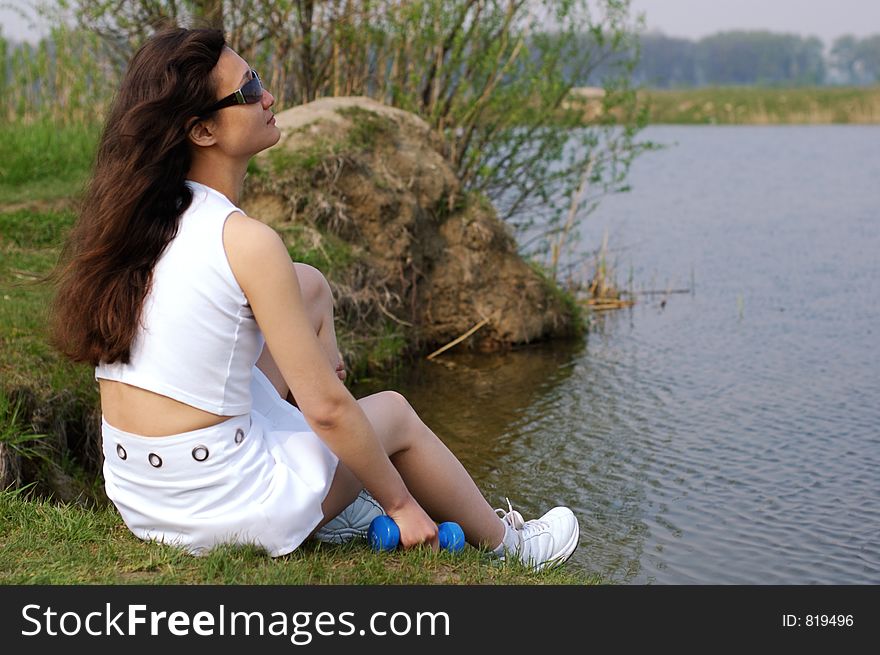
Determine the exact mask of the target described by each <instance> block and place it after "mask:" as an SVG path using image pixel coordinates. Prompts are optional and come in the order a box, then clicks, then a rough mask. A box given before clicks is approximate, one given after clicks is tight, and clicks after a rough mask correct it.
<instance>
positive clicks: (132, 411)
mask: <svg viewBox="0 0 880 655" xmlns="http://www.w3.org/2000/svg"><path fill="white" fill-rule="evenodd" d="M273 103H274V98H273V97H272V95H271V94H270V93H269V92H268V91H266V90H264V89H263V88H262V85H261V82H260V80H259V77H258V76H257V74H256V72H255V71H253V70H252V69H251V68H250V66H249V65H248V64H247V63H246V62H245V61H244V60H243V59H242V58H241V57H239V56H238V55H237V54H236V53H235V52H233V51H232V50H231V49H229V48H228V47H226V45H225V42H224V39H223V35H222V33H220V32H218V31H213V30H186V29H173V30H167V31H164V32H162V33H159V34H157V35H156V36H154V37H153V38H152V39H150V40H149V41H148V42H147V43H146V44H145V45H144V46H143V47H142V48H141V49H140V50H139V51H138V53H137V54H136V55H135V56H134V58H133V59H132V61H131V63H130V66H129V69H128V71H127V73H126V76H125V79H124V80H123V82H122V86H121V89H120V91H119V94H118V96H117V98H116V100H115V102H114V105H113V108H112V110H111V112H110V115H109V117H108V120H107V124H106V126H105V130H104V133H103V136H102V139H101V143H100V146H99V149H98V154H97V158H96V163H95V170H94V175H93V179H92V181H91V184H90V186H89V189H88V192H87V195H86V199H85V202H84V205H83V209H82V212H81V215H80V217H79V219H78V221H77V223H76V225H75V226H74V228H73V229H72V231H71V235H70V237H69V241H68V244H67V247H66V249H65V253H64V255H63V257H62V263H61V265H60V269H59V271H60V273H59V279H60V285H59V289H58V294H57V298H56V301H55V305H54V311H53V317H54V323H53V326H54V327H53V329H54V334H55V340H56V343H57V344H58V346H59V347H60V348H62V349H63V351H64V352H65V353H67V355H68V356H70V357H71V358H72V359H74V360H75V361H83V362H89V363H91V364H93V365H95V366H96V378H97V379H98V380H99V384H100V394H101V409H102V414H103V419H102V437H103V452H104V476H105V485H106V489H107V494H108V496H109V497H110V499H111V500H112V501H113V502H114V503H115V505H116V507H117V508H118V509H119V511H120V514H121V515H122V518H123V519H124V520H125V522H126V524H127V525H128V527H129V528H130V529H131V530H132V532H134V534H136V535H137V536H138V537H141V538H143V539H154V540H159V541H164V542H166V543H175V544H178V545H180V546H183V547H185V548H187V549H188V550H190V551H191V552H193V553H201V552H204V551H205V550H207V549H210V548H211V547H213V546H214V545H215V544H218V543H255V544H259V545H261V546H262V547H263V548H265V549H266V550H267V551H268V552H269V554H270V555H272V556H277V555H282V554H285V553H288V552H290V551H292V550H294V549H295V548H296V547H297V546H298V545H299V544H300V543H302V541H303V540H305V539H306V538H308V537H309V536H310V535H312V534H313V533H314V532H315V531H316V529H320V528H322V526H324V524H325V523H327V521H328V520H329V519H332V518H333V517H337V515H339V514H340V512H341V511H343V510H344V509H345V508H346V507H350V505H351V504H352V503H353V501H355V500H356V499H357V498H358V497H359V494H361V492H362V490H363V489H364V488H366V489H368V490H369V492H370V493H371V494H372V496H373V497H374V498H375V499H376V500H377V501H378V502H379V503H380V504H381V506H382V508H384V511H385V512H387V514H388V515H389V516H391V517H392V518H393V519H394V520H395V522H396V523H397V525H398V526H399V528H400V540H401V543H402V545H403V546H404V547H411V546H415V545H417V544H430V545H432V546H433V547H437V527H436V524H435V521H445V520H454V521H457V522H458V523H459V524H460V525H461V526H462V529H463V530H464V532H465V535H466V538H467V540H468V542H469V543H471V544H472V545H474V546H477V547H480V548H486V549H488V550H490V551H492V552H494V553H495V554H496V555H498V556H499V557H502V558H504V557H510V556H515V557H517V558H519V559H520V560H521V561H523V562H526V563H527V564H529V565H531V566H533V567H535V568H543V567H545V566H550V565H555V564H558V563H561V562H562V561H564V560H565V559H567V558H568V557H569V556H570V555H571V553H572V552H573V551H574V549H575V547H576V546H577V539H578V525H577V520H576V519H575V517H574V516H573V514H572V513H571V511H570V510H568V509H567V508H561V507H558V508H554V509H553V510H551V511H550V512H548V513H547V514H545V515H544V516H543V517H542V518H541V519H539V520H534V521H529V522H524V521H523V520H522V516H521V515H519V513H518V512H515V511H514V510H513V509H512V508H509V511H508V512H506V513H504V512H503V511H500V510H499V511H500V512H501V514H503V516H502V517H501V518H499V516H498V515H497V514H496V510H493V509H492V508H491V507H490V506H489V504H488V503H487V502H486V500H485V499H484V498H483V496H482V495H481V494H480V492H479V490H478V489H477V487H476V485H475V484H474V482H473V480H472V479H471V478H470V476H469V475H468V474H467V472H466V471H465V470H464V468H463V467H462V466H461V464H460V463H459V462H458V460H457V459H456V458H455V457H454V456H453V455H452V453H451V452H450V451H449V450H448V449H447V448H446V447H445V446H444V445H443V444H442V442H441V441H440V440H439V439H438V438H437V437H436V436H435V435H434V434H433V433H432V432H431V431H430V430H429V429H428V428H427V427H426V426H425V425H424V424H423V423H422V421H421V420H420V419H419V418H418V416H417V415H416V414H415V412H414V411H413V410H412V408H411V407H410V406H409V404H408V403H407V402H406V400H404V399H403V398H402V397H401V396H400V395H399V394H396V393H393V392H384V393H379V394H375V395H373V396H369V397H367V398H364V399H361V400H360V401H358V400H355V399H354V398H353V397H352V396H351V394H350V393H349V391H348V390H347V388H346V387H345V385H344V384H343V382H342V381H341V378H342V377H343V373H342V369H341V366H340V362H339V355H338V351H337V349H336V338H335V335H334V332H333V318H332V300H331V297H330V292H329V288H328V287H327V283H326V280H324V279H323V277H322V276H321V275H320V273H318V272H317V271H315V270H314V269H311V268H309V267H304V266H298V265H294V264H293V263H292V262H291V261H290V258H289V256H288V253H287V250H286V248H285V246H284V244H283V243H282V241H281V239H280V238H279V236H278V235H277V234H276V233H275V232H274V231H273V230H272V229H271V228H269V227H268V226H267V225H265V224H264V223H262V222H260V221H259V220H256V219H254V218H251V217H248V216H247V215H245V213H244V212H243V211H241V210H240V209H239V208H238V207H237V206H236V204H237V203H238V201H239V197H240V191H241V186H242V182H243V180H244V177H245V173H246V170H247V165H248V161H249V160H250V158H251V157H252V156H253V155H255V154H256V153H258V152H260V151H261V150H264V149H266V148H268V147H270V146H272V145H274V144H275V143H276V142H277V141H278V139H279V137H280V132H279V130H278V128H277V127H276V126H275V119H274V117H273V113H272V111H271V107H272V105H273ZM291 397H294V398H295V399H296V405H297V406H298V408H297V407H295V406H294V405H293V404H291V403H290V402H286V401H285V399H286V398H291ZM360 498H361V500H363V499H364V498H368V497H367V496H364V495H363V494H362V495H361V496H360ZM325 529H326V528H325ZM319 533H320V532H319ZM331 537H332V535H331Z"/></svg>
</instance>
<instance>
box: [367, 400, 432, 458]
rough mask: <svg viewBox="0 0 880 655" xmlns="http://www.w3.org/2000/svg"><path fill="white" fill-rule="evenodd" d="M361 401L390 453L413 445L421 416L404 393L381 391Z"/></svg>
mask: <svg viewBox="0 0 880 655" xmlns="http://www.w3.org/2000/svg"><path fill="white" fill-rule="evenodd" d="M359 402H360V404H361V407H362V408H363V409H364V411H365V412H366V414H367V418H368V419H369V421H370V423H371V424H372V426H373V428H374V429H375V430H376V434H377V435H378V436H379V439H380V440H381V441H382V443H383V444H384V446H385V450H386V452H387V453H388V454H389V455H391V454H394V453H396V452H399V451H401V450H405V449H406V448H408V447H409V446H410V445H411V442H410V440H411V439H412V438H413V437H412V435H413V434H416V433H417V432H418V430H417V429H415V428H417V427H418V426H419V418H418V416H417V415H416V412H415V410H414V409H413V408H412V406H411V405H410V404H409V401H408V400H407V399H406V398H404V397H403V395H402V394H400V393H398V392H396V391H380V392H378V393H375V394H372V395H370V396H367V397H366V398H361V400H360V401H359Z"/></svg>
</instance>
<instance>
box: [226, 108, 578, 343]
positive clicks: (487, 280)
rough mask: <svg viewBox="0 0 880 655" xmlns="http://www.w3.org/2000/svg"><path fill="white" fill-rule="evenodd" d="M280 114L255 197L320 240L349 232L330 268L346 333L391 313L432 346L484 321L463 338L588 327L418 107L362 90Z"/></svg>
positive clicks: (258, 204) (410, 336)
mask: <svg viewBox="0 0 880 655" xmlns="http://www.w3.org/2000/svg"><path fill="white" fill-rule="evenodd" d="M276 120H277V124H278V126H279V127H280V128H281V130H282V137H281V140H280V141H279V143H278V145H276V146H275V147H274V148H272V149H270V150H269V151H267V152H265V153H262V154H261V155H260V156H259V157H258V158H257V160H256V163H257V166H256V170H255V171H253V173H252V174H251V175H249V177H248V179H247V181H246V184H245V194H244V198H243V201H242V206H243V208H244V209H245V210H246V211H247V212H248V213H249V214H251V215H252V216H254V217H256V218H259V219H261V220H263V221H265V222H266V223H268V224H270V225H272V226H273V227H275V228H276V229H279V231H280V232H281V233H282V235H284V234H285V233H286V232H289V228H290V227H291V226H301V228H302V229H301V230H300V231H298V232H297V234H298V235H299V236H298V238H299V239H300V240H302V235H303V233H304V232H303V230H306V231H308V233H309V234H310V235H311V236H310V238H311V240H312V241H311V243H312V245H314V243H315V242H318V245H319V246H320V241H321V240H322V239H325V240H326V239H328V238H331V237H332V238H333V239H339V240H341V241H342V242H344V251H345V252H346V254H347V259H346V261H345V262H343V263H342V265H340V266H337V263H336V262H335V261H331V262H330V266H328V267H326V270H324V272H325V274H326V275H327V277H328V279H329V280H330V283H331V286H332V287H333V288H334V292H335V294H336V299H337V311H338V319H339V322H340V331H341V333H342V334H343V335H344V334H346V333H351V334H358V333H361V334H363V333H376V332H377V331H378V332H381V331H382V330H383V329H385V330H387V329H388V326H389V325H390V326H392V327H394V328H396V329H397V330H398V331H399V332H400V333H401V334H402V335H403V338H404V341H405V342H406V346H407V348H409V349H410V350H412V349H415V350H420V351H425V350H426V349H428V348H433V347H436V346H438V345H443V344H446V343H448V342H450V341H452V340H453V339H455V338H457V337H459V336H460V335H462V334H464V333H465V332H467V331H468V330H470V329H471V328H473V327H474V326H475V325H478V324H480V323H483V327H481V328H480V329H479V330H477V331H476V332H475V333H474V334H473V336H471V337H469V338H468V339H466V340H465V341H464V342H463V343H462V344H461V345H457V346H456V347H457V348H478V349H484V350H492V349H498V348H504V347H507V346H510V345H514V344H522V343H528V342H532V341H536V340H541V339H548V338H553V337H560V336H565V335H569V334H571V333H573V332H574V331H575V330H577V329H578V328H577V321H576V320H575V318H574V316H573V313H572V311H571V308H570V306H569V305H568V304H567V303H566V302H565V301H564V300H563V298H562V296H561V294H559V293H558V291H557V290H556V289H555V288H554V287H553V286H552V285H551V284H549V283H548V282H547V281H546V280H545V279H544V278H543V277H542V276H541V275H540V274H539V273H538V272H537V271H536V270H535V269H533V268H532V267H531V266H529V265H528V264H527V263H526V262H525V261H524V260H523V259H522V258H521V257H520V256H519V254H518V253H517V250H516V244H515V241H514V239H513V237H512V235H511V234H510V233H509V231H508V228H507V226H506V225H505V224H504V223H503V222H502V221H501V220H500V219H498V218H497V216H496V214H495V211H494V209H493V208H492V206H491V204H490V203H489V202H487V201H485V200H484V199H482V198H480V197H479V196H476V195H474V194H466V193H464V192H463V190H462V189H461V187H460V185H459V183H458V180H457V179H456V176H455V174H454V171H453V169H452V168H451V166H450V165H449V163H448V162H447V160H446V159H445V157H444V144H443V141H442V140H441V139H440V138H439V137H438V136H437V135H436V134H435V133H434V132H432V130H431V129H430V127H429V126H428V124H427V123H425V122H424V121H423V120H421V119H420V118H419V117H417V116H415V115H414V114H411V113H408V112H406V111H403V110H400V109H397V108H393V107H389V106H386V105H383V104H381V103H379V102H377V101H375V100H372V99H370V98H366V97H350V98H323V99H320V100H316V101H315V102H312V103H308V104H305V105H301V106H298V107H295V108H292V109H289V110H287V111H284V112H282V113H280V114H278V115H277V117H276ZM300 245H302V244H300ZM295 251H296V248H295V247H293V248H292V252H294V256H295ZM383 326H385V327H383Z"/></svg>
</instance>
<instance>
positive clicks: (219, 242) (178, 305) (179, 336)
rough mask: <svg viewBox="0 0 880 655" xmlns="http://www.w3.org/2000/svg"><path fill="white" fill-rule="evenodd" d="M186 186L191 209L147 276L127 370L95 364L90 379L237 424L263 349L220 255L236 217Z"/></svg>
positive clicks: (193, 185)
mask: <svg viewBox="0 0 880 655" xmlns="http://www.w3.org/2000/svg"><path fill="white" fill-rule="evenodd" d="M187 185H188V186H189V187H190V189H191V190H192V192H193V200H192V204H190V206H189V208H188V209H187V210H186V211H185V212H184V213H183V215H182V216H181V217H180V223H179V227H178V231H177V235H176V236H175V237H174V239H172V240H171V242H170V243H169V244H168V246H167V247H166V249H165V251H164V252H163V253H162V255H161V256H160V258H159V261H158V262H157V263H156V267H155V269H154V270H153V279H152V286H151V288H150V290H149V292H148V293H147V296H146V298H145V299H144V307H143V315H142V318H141V329H140V330H139V331H138V333H137V335H136V337H135V339H134V342H133V343H132V348H131V357H130V360H129V363H128V364H123V363H121V362H116V363H114V364H104V363H103V362H102V363H101V364H100V365H99V366H98V367H97V368H96V369H95V378H103V379H106V380H116V381H119V382H124V383H126V384H130V385H133V386H135V387H141V388H143V389H147V390H149V391H153V392H155V393H158V394H161V395H163V396H168V397H170V398H173V399H175V400H179V401H180V402H182V403H186V404H187V405H192V406H193V407H197V408H199V409H203V410H205V411H207V412H211V413H213V414H219V415H221V416H238V415H240V414H246V413H248V412H249V411H250V409H251V392H250V381H251V370H252V369H253V366H254V364H255V363H256V361H257V358H258V357H259V355H260V352H261V351H262V348H263V343H264V341H263V334H262V332H260V328H259V327H258V326H257V322H256V320H254V314H253V312H252V311H251V308H250V306H249V304H248V300H247V298H246V297H245V295H244V292H243V291H242V290H241V287H240V286H239V285H238V282H237V281H236V279H235V277H234V276H233V274H232V269H231V268H230V266H229V261H228V259H227V258H226V251H225V249H224V248H223V226H224V225H225V223H226V219H227V218H228V217H229V215H230V214H231V213H233V212H236V211H238V212H241V210H240V209H239V208H238V207H236V206H235V205H233V204H232V203H231V202H230V201H229V199H228V198H226V196H224V195H223V194H221V193H220V192H218V191H215V190H214V189H211V188H210V187H207V186H205V185H203V184H199V183H197V182H192V181H189V180H188V181H187ZM242 213H244V212H242Z"/></svg>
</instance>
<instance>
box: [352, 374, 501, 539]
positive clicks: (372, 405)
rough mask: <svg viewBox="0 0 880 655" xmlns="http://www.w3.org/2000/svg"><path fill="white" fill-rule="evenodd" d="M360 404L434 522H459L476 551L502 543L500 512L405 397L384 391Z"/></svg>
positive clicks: (395, 464)
mask: <svg viewBox="0 0 880 655" xmlns="http://www.w3.org/2000/svg"><path fill="white" fill-rule="evenodd" d="M358 402H359V403H360V405H361V407H362V408H363V410H364V413H366V415H367V418H368V419H369V420H370V424H371V425H372V426H373V429H374V430H375V431H376V434H377V435H378V436H379V439H380V440H381V441H382V444H383V445H384V446H385V451H386V452H387V453H388V456H389V457H390V458H391V461H392V463H393V464H394V466H395V467H396V468H397V470H398V471H400V475H401V477H402V478H403V481H404V482H405V483H406V486H407V488H408V489H409V491H410V493H411V494H412V495H413V497H414V498H415V499H416V500H417V501H418V502H419V504H420V505H421V506H422V508H423V509H424V510H425V511H426V512H427V513H428V515H429V516H430V517H431V518H433V519H434V520H435V521H437V522H438V523H440V522H442V521H455V522H456V523H458V524H459V525H461V527H462V530H464V533H465V536H466V538H467V541H468V543H470V544H471V545H473V546H478V547H489V548H494V547H496V546H497V545H498V544H499V543H501V539H502V538H503V537H504V525H503V524H502V522H501V520H500V519H499V518H498V515H497V514H496V513H495V510H493V509H492V507H491V506H490V505H489V503H488V502H486V499H485V498H484V497H483V494H482V493H481V492H480V490H479V489H478V488H477V485H476V484H475V483H474V481H473V479H472V478H471V476H470V475H469V474H468V472H467V471H466V470H465V468H464V466H462V464H461V462H459V461H458V459H457V458H456V457H455V455H453V454H452V452H451V451H450V450H449V449H448V448H447V447H446V445H445V444H444V443H443V442H442V441H441V440H440V439H439V438H438V437H437V435H435V434H434V433H433V432H432V431H431V429H430V428H428V426H427V425H425V424H424V422H422V420H421V418H419V416H418V414H416V412H415V410H413V408H412V407H411V406H410V404H409V402H407V400H406V399H405V398H404V397H403V396H402V395H400V394H399V393H397V392H395V391H383V392H380V393H377V394H373V395H371V396H367V397H366V398H362V399H360V400H359V401H358Z"/></svg>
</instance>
